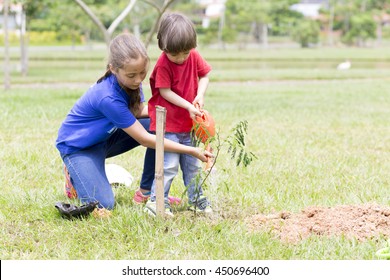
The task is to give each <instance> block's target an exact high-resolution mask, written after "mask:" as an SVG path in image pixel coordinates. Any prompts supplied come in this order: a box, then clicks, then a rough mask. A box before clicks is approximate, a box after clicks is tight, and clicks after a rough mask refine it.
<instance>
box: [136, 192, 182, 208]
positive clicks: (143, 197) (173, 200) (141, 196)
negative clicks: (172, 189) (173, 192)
mask: <svg viewBox="0 0 390 280" xmlns="http://www.w3.org/2000/svg"><path fill="white" fill-rule="evenodd" d="M149 197H150V192H146V193H142V192H141V191H140V190H137V191H136V192H135V193H134V197H133V201H134V203H135V204H144V203H146V202H147V201H148V199H149ZM168 201H169V203H170V204H173V205H179V204H180V203H181V199H180V198H178V197H174V196H168Z"/></svg>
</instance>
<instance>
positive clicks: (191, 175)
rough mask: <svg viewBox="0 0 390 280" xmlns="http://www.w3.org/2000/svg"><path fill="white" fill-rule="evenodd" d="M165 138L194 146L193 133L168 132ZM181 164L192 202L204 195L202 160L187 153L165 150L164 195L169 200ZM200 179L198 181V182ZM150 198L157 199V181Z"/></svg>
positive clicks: (154, 182) (189, 198)
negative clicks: (201, 179)
mask: <svg viewBox="0 0 390 280" xmlns="http://www.w3.org/2000/svg"><path fill="white" fill-rule="evenodd" d="M165 138H166V139H169V140H172V141H174V142H176V143H180V144H183V145H186V146H194V141H193V138H192V135H191V133H166V134H165ZM179 165H180V168H181V171H182V173H183V181H184V185H185V186H186V187H187V188H188V189H187V195H188V201H189V202H190V203H192V202H195V201H196V199H197V198H198V197H199V196H201V195H203V190H202V188H201V186H200V183H201V182H200V177H199V175H198V174H199V173H200V171H201V165H200V161H199V160H198V159H197V158H195V157H193V156H190V155H187V154H178V153H170V152H164V197H165V200H168V194H169V190H170V188H171V185H172V181H173V178H175V176H176V175H177V173H178V171H179ZM196 181H198V182H196ZM150 200H151V201H155V200H156V181H155V180H154V181H153V185H152V192H151V195H150Z"/></svg>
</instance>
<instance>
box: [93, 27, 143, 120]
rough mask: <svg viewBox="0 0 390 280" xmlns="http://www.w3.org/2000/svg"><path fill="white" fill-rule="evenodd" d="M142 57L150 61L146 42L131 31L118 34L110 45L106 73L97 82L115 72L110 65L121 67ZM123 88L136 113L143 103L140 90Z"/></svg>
mask: <svg viewBox="0 0 390 280" xmlns="http://www.w3.org/2000/svg"><path fill="white" fill-rule="evenodd" d="M140 57H142V58H144V59H145V60H147V61H149V57H148V54H147V52H146V48H145V46H144V44H143V43H142V42H141V41H140V40H139V39H138V38H137V37H136V36H134V35H132V34H129V33H123V34H120V35H118V36H116V37H115V38H114V39H112V41H111V43H110V46H109V55H108V63H107V69H106V73H105V74H104V75H103V76H102V77H101V78H99V79H98V80H97V83H100V82H101V81H103V80H104V79H105V78H107V77H109V76H110V75H112V74H113V73H112V72H111V70H110V65H111V67H112V68H114V69H121V68H123V66H124V65H125V64H126V63H129V62H130V61H131V60H133V59H134V60H136V59H139V58H140ZM123 89H124V90H125V91H126V93H127V94H128V96H129V97H130V104H129V109H130V110H131V112H132V113H133V114H136V113H137V112H138V109H139V105H140V103H141V95H140V90H139V89H136V90H132V89H129V88H123Z"/></svg>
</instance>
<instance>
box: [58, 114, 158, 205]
mask: <svg viewBox="0 0 390 280" xmlns="http://www.w3.org/2000/svg"><path fill="white" fill-rule="evenodd" d="M138 121H139V122H140V123H141V124H142V126H143V127H144V128H145V129H146V130H149V125H150V119H149V118H148V119H139V120H138ZM139 145H140V144H139V143H138V142H137V141H135V140H134V139H133V138H131V137H130V136H129V135H128V134H127V133H126V132H124V131H123V130H122V129H118V130H117V131H115V132H114V134H113V135H111V136H110V138H109V139H108V140H107V141H106V142H104V143H100V144H98V145H95V146H93V147H90V148H88V149H84V150H81V151H77V152H75V153H72V154H67V155H61V157H62V160H63V161H64V163H65V165H66V167H67V169H68V172H69V175H70V178H71V181H72V184H73V187H74V188H75V190H76V192H77V197H78V198H79V199H80V201H81V202H82V203H83V204H84V203H88V202H93V201H98V202H99V207H100V208H107V209H112V208H114V204H115V198H114V192H113V191H112V187H111V185H110V183H109V182H108V179H107V176H106V172H105V159H106V158H109V157H113V156H116V155H119V154H122V153H124V152H127V151H129V150H131V149H133V148H135V147H137V146H139ZM154 170H155V150H154V149H146V153H145V159H144V170H143V173H142V179H141V184H140V187H141V188H143V189H147V190H148V189H151V187H152V183H153V180H154V175H155V174H154V173H155V171H154Z"/></svg>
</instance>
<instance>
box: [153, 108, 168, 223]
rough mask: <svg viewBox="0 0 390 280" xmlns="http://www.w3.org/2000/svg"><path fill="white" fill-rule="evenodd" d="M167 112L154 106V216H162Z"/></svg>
mask: <svg viewBox="0 0 390 280" xmlns="http://www.w3.org/2000/svg"><path fill="white" fill-rule="evenodd" d="M166 114H167V110H166V109H165V108H164V107H161V106H156V120H157V122H156V170H155V175H154V176H155V180H156V214H157V216H161V217H162V216H164V213H165V207H164V136H165V121H166Z"/></svg>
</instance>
